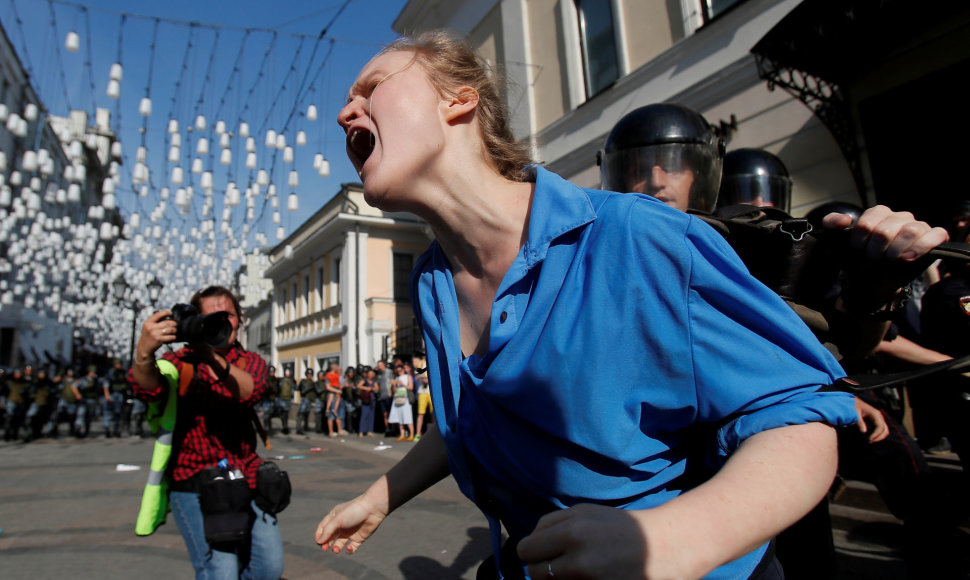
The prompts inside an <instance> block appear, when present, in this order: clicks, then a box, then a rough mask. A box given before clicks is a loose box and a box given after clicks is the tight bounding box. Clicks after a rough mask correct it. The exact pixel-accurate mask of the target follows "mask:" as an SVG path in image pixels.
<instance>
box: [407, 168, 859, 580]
mask: <svg viewBox="0 0 970 580" xmlns="http://www.w3.org/2000/svg"><path fill="white" fill-rule="evenodd" d="M535 173H536V174H535V180H536V186H535V193H534V197H533V201H532V209H531V213H530V217H529V228H528V240H527V241H526V243H525V244H524V245H523V246H522V248H521V249H520V251H519V253H518V255H517V257H516V258H515V261H514V262H513V264H512V266H511V267H510V268H509V270H508V272H507V273H506V275H505V278H504V280H503V281H502V284H501V286H500V287H499V289H498V292H497V294H496V297H495V301H494V304H493V306H492V315H491V326H490V335H489V346H488V352H487V353H486V354H485V355H484V356H477V355H472V356H469V357H467V358H465V357H463V355H462V352H461V346H460V340H459V313H458V303H457V298H456V294H455V288H454V281H453V279H452V274H451V269H450V266H449V264H448V261H447V259H446V257H445V255H444V253H443V252H442V251H441V248H440V246H439V245H438V244H437V243H436V242H435V243H432V245H431V247H430V248H429V249H428V251H427V252H426V253H425V254H424V255H423V256H422V257H421V258H420V259H419V261H418V263H417V265H416V267H415V271H414V274H413V276H412V280H411V283H412V296H414V297H415V304H414V306H415V312H416V315H417V319H418V321H419V323H420V324H421V327H422V330H423V333H424V337H425V342H426V345H427V350H428V375H429V381H430V385H431V389H432V396H433V398H434V404H435V419H436V421H437V423H438V427H439V430H440V431H441V434H442V436H443V438H444V441H445V444H446V446H447V448H448V458H449V464H450V467H451V471H452V474H453V475H454V477H455V479H456V480H457V482H458V484H459V486H460V487H461V489H462V491H463V492H464V493H465V494H466V495H467V496H468V497H469V498H471V499H472V500H473V501H475V502H476V504H477V505H478V506H479V507H480V508H481V509H482V510H483V512H485V514H486V515H487V516H488V517H489V520H490V522H491V523H492V527H493V538H494V537H495V527H496V523H495V522H496V520H501V522H502V523H503V524H504V525H505V527H506V529H507V531H508V533H509V535H510V537H511V538H512V539H513V540H515V541H517V540H519V539H521V538H522V537H524V536H526V535H528V534H529V533H530V532H531V531H532V529H533V528H534V526H535V524H536V522H537V520H538V519H539V517H541V516H542V515H543V514H545V513H547V512H549V511H552V510H555V509H563V508H566V507H569V506H572V505H575V504H577V503H580V502H593V503H599V504H603V505H610V506H615V507H620V508H625V509H643V508H649V507H654V506H657V505H659V504H662V503H664V502H666V501H668V500H670V499H671V498H673V497H676V496H677V495H679V494H680V493H682V492H683V491H685V490H687V489H691V488H692V487H695V486H696V485H697V484H699V483H700V482H702V481H704V480H706V479H707V478H709V477H710V475H711V474H712V473H713V472H714V471H716V470H717V468H718V467H719V466H720V465H721V464H722V463H723V462H724V460H725V459H726V458H727V456H728V455H730V453H731V452H732V451H734V450H735V449H737V447H738V446H739V445H740V444H741V443H742V442H743V441H744V440H745V439H746V438H747V437H750V436H751V435H753V434H755V433H758V432H760V431H764V430H766V429H771V428H774V427H780V426H784V425H792V424H801V423H806V422H810V421H824V422H827V423H830V424H832V425H844V424H851V423H853V422H854V421H855V420H856V413H855V410H854V407H853V401H852V397H851V396H850V395H847V394H844V393H836V392H832V393H830V392H824V393H822V392H817V389H818V387H819V385H824V384H829V383H832V382H834V381H835V380H836V379H837V378H839V377H841V376H843V375H844V374H845V373H844V372H842V369H841V367H840V366H839V365H838V363H837V362H836V361H835V359H834V358H833V357H832V356H831V355H830V354H829V352H828V351H827V350H825V349H824V348H823V347H822V346H821V345H820V344H819V342H818V340H817V339H815V337H814V336H813V335H812V334H811V332H810V331H809V330H808V328H807V327H805V325H804V323H802V322H801V320H800V319H799V318H798V317H797V316H796V315H795V313H794V312H793V311H792V309H791V308H790V307H788V305H786V304H785V303H784V302H783V301H782V300H781V299H779V298H778V297H777V296H776V295H775V294H774V293H773V292H772V291H771V290H769V289H768V288H766V287H765V286H763V285H762V284H761V283H760V282H758V281H757V280H755V279H754V278H752V277H751V276H750V275H749V274H748V272H747V269H746V268H745V267H744V265H743V264H742V263H741V261H740V260H739V259H738V257H737V255H736V254H735V253H734V251H733V250H732V249H731V248H730V246H728V244H727V243H726V242H725V240H724V239H723V238H721V236H720V235H719V234H717V233H716V232H715V231H714V230H713V229H711V228H710V227H709V226H707V225H706V224H704V223H703V222H702V221H701V220H698V219H696V218H694V217H691V216H689V215H687V214H684V213H682V212H679V211H677V210H675V209H672V208H670V207H668V206H667V205H665V204H664V203H662V202H660V201H658V200H656V199H654V198H652V197H649V196H644V195H639V194H617V193H612V192H605V191H598V190H588V189H581V188H579V187H577V186H575V185H573V184H571V183H569V182H567V181H565V180H563V179H562V178H560V177H559V176H557V175H555V174H553V173H551V172H548V171H546V170H544V169H542V168H536V170H535ZM764 549H765V547H764V546H762V547H761V548H759V549H758V550H755V551H754V552H752V553H751V554H748V555H747V556H744V557H742V558H740V559H739V560H736V561H734V562H732V563H729V564H726V565H724V566H722V567H720V568H718V569H717V570H715V571H714V572H713V573H712V574H711V576H710V577H715V578H734V577H742V578H743V577H746V576H747V574H749V573H750V572H751V570H752V569H753V568H754V566H755V565H756V564H757V562H758V560H759V559H760V558H761V555H762V554H763V553H764Z"/></svg>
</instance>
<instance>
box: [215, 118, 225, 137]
mask: <svg viewBox="0 0 970 580" xmlns="http://www.w3.org/2000/svg"><path fill="white" fill-rule="evenodd" d="M225 132H226V122H225V121H216V133H217V134H219V135H222V134H223V133H225Z"/></svg>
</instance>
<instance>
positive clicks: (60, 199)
mask: <svg viewBox="0 0 970 580" xmlns="http://www.w3.org/2000/svg"><path fill="white" fill-rule="evenodd" d="M54 201H56V202H57V203H60V204H65V203H67V190H66V189H64V188H60V189H58V190H57V193H56V194H54Z"/></svg>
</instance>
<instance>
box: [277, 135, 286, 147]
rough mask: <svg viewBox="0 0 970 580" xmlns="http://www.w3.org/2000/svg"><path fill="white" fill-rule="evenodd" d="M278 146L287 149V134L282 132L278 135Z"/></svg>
mask: <svg viewBox="0 0 970 580" xmlns="http://www.w3.org/2000/svg"><path fill="white" fill-rule="evenodd" d="M276 148H277V149H279V150H280V151H282V150H283V149H286V135H284V134H282V133H280V134H279V135H277V136H276Z"/></svg>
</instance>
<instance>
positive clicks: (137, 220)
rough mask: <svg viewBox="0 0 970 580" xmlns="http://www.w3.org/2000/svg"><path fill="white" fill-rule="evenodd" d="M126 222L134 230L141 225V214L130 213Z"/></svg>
mask: <svg viewBox="0 0 970 580" xmlns="http://www.w3.org/2000/svg"><path fill="white" fill-rule="evenodd" d="M128 224H129V225H130V226H131V227H133V228H134V229H136V230H137V229H138V228H139V227H141V214H138V213H133V214H131V216H130V217H129V218H128Z"/></svg>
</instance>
